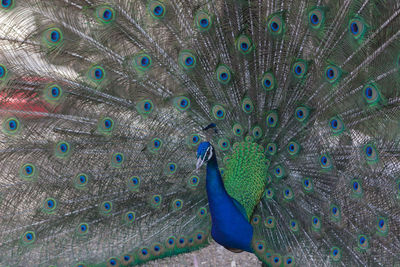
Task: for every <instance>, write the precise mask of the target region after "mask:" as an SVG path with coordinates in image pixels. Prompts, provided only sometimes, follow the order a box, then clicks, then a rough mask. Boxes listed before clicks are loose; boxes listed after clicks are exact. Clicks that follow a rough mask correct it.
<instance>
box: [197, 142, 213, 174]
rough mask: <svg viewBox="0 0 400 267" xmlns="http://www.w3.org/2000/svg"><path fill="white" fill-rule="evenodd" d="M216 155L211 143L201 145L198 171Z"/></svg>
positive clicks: (198, 155)
mask: <svg viewBox="0 0 400 267" xmlns="http://www.w3.org/2000/svg"><path fill="white" fill-rule="evenodd" d="M213 154H214V148H213V146H212V145H211V144H210V143H209V142H202V143H200V145H199V147H198V148H197V163H196V170H198V169H199V168H200V167H201V166H202V165H203V164H204V162H207V161H209V160H210V159H211V158H212V156H213Z"/></svg>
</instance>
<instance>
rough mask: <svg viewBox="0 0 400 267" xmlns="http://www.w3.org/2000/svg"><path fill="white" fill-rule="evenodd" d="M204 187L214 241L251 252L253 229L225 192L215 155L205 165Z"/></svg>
mask: <svg viewBox="0 0 400 267" xmlns="http://www.w3.org/2000/svg"><path fill="white" fill-rule="evenodd" d="M206 187H207V195H208V204H209V207H210V213H211V220H212V227H211V235H212V237H213V238H214V240H215V241H217V242H218V243H219V244H220V245H222V246H224V247H227V248H234V249H241V250H245V251H248V252H253V250H252V248H251V240H252V238H253V227H252V226H251V224H250V223H249V222H248V221H247V219H246V218H245V216H244V215H243V214H242V212H241V211H240V209H239V208H238V205H239V206H240V204H239V203H237V202H236V203H235V200H233V199H232V198H231V197H230V196H229V195H228V193H227V192H226V190H225V187H224V183H223V181H222V177H221V173H220V172H219V169H218V163H217V159H216V157H215V155H213V157H212V158H211V160H210V161H208V163H207V178H206ZM242 210H244V209H243V208H242Z"/></svg>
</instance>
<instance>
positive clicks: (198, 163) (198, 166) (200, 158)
mask: <svg viewBox="0 0 400 267" xmlns="http://www.w3.org/2000/svg"><path fill="white" fill-rule="evenodd" d="M204 158H205V156H203V157H199V158H198V159H197V163H196V171H197V170H198V169H200V167H201V166H202V165H203V164H204V162H205V160H204Z"/></svg>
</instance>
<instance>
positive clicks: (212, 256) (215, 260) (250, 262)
mask: <svg viewBox="0 0 400 267" xmlns="http://www.w3.org/2000/svg"><path fill="white" fill-rule="evenodd" d="M147 266H154V267H156V266H157V267H158V266H160V267H161V266H162V267H164V266H168V267H186V266H194V267H204V266H216V267H247V266H249V267H250V266H251V267H253V266H254V267H259V266H261V262H260V261H259V260H258V259H257V257H256V256H255V255H254V254H251V253H247V252H242V253H233V252H230V251H229V250H226V249H225V248H223V247H222V246H220V245H218V244H217V243H215V242H213V243H211V245H209V246H208V247H206V248H203V249H201V250H198V251H195V252H192V253H187V254H181V255H178V256H176V257H173V258H166V259H162V260H158V261H154V262H152V263H150V264H148V265H147Z"/></svg>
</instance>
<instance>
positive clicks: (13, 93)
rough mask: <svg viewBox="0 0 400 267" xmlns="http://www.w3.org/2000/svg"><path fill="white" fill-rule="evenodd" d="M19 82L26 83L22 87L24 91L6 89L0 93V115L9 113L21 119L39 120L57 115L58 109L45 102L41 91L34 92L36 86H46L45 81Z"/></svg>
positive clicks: (28, 79) (30, 78)
mask: <svg viewBox="0 0 400 267" xmlns="http://www.w3.org/2000/svg"><path fill="white" fill-rule="evenodd" d="M20 81H21V82H26V84H25V85H24V87H25V88H27V89H26V90H22V89H16V90H12V89H7V90H3V91H1V92H0V110H1V113H3V114H4V113H9V114H13V115H15V116H17V117H22V118H26V117H29V118H41V117H47V116H49V115H51V114H54V113H57V111H58V110H59V107H56V106H54V105H52V104H50V103H48V102H47V101H45V99H44V98H43V97H42V95H41V94H42V92H41V91H39V92H38V90H34V88H35V87H37V85H38V84H39V85H40V87H42V85H43V84H46V79H44V78H41V77H26V78H24V79H21V80H20ZM35 85H36V86H35Z"/></svg>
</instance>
